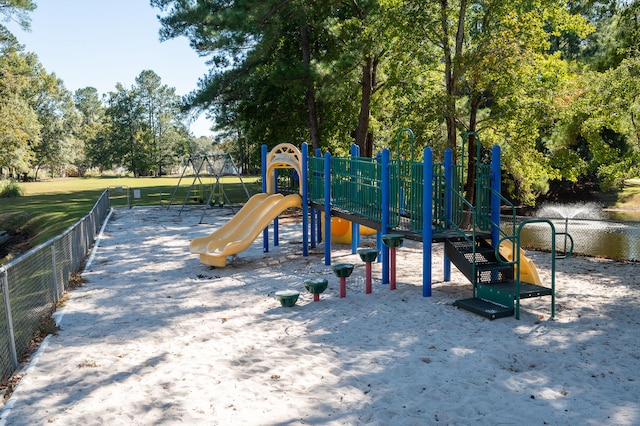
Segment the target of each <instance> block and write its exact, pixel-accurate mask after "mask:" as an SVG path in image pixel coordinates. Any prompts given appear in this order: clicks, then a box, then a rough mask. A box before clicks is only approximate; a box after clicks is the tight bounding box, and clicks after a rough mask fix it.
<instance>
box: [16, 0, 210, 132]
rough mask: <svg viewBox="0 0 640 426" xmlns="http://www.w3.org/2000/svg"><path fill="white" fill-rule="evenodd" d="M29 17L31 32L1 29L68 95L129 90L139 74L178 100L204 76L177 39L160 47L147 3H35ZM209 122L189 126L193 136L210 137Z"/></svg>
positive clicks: (202, 64) (201, 61) (199, 62)
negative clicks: (155, 79)
mask: <svg viewBox="0 0 640 426" xmlns="http://www.w3.org/2000/svg"><path fill="white" fill-rule="evenodd" d="M36 3H37V6H38V7H37V9H36V10H35V11H34V12H32V13H31V14H30V17H31V31H30V32H24V31H23V30H21V29H20V28H19V27H18V26H17V25H11V24H7V27H8V28H9V29H10V30H11V31H12V32H13V34H14V35H15V36H16V37H17V39H18V41H19V42H20V43H21V44H23V45H24V46H25V50H26V51H28V52H33V53H35V54H36V55H38V58H39V60H40V62H41V63H42V65H43V66H44V68H45V69H46V70H47V72H49V73H55V74H56V76H57V77H58V78H60V79H61V80H63V81H64V85H65V87H66V88H67V89H68V90H70V91H71V92H75V91H76V90H77V89H80V88H83V87H88V86H91V87H95V88H96V89H97V90H98V93H100V94H106V93H108V92H110V91H114V90H115V86H116V83H122V85H123V86H125V87H127V88H129V87H131V86H133V85H134V84H135V78H136V77H137V76H138V75H140V73H141V72H142V71H144V70H152V71H154V72H155V73H156V74H158V75H159V76H160V78H161V79H162V84H164V85H167V86H169V87H174V88H175V89H176V93H177V94H178V95H180V96H182V95H185V94H187V93H189V92H191V91H192V90H194V89H196V88H197V83H198V79H200V78H202V77H203V76H204V75H205V74H207V72H208V69H209V67H208V66H207V65H206V58H202V57H199V56H198V54H197V53H196V52H195V51H194V50H193V49H192V48H191V47H190V46H189V42H188V40H187V39H186V38H184V37H180V38H177V39H172V40H168V41H164V42H162V43H161V42H160V40H159V39H160V37H159V34H158V31H159V29H160V23H159V22H158V18H157V15H158V14H160V10H159V9H155V8H153V7H151V6H150V5H149V0H36ZM211 124H212V123H211V121H210V120H207V119H206V118H205V117H204V114H203V115H201V116H200V118H199V119H198V120H197V121H196V122H195V123H193V124H192V125H191V131H192V133H193V134H194V135H195V136H210V135H212V131H211V130H209V128H210V127H211Z"/></svg>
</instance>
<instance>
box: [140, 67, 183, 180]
mask: <svg viewBox="0 0 640 426" xmlns="http://www.w3.org/2000/svg"><path fill="white" fill-rule="evenodd" d="M136 84H137V86H136V88H135V93H136V97H137V99H136V102H137V103H138V104H140V106H141V107H142V117H141V119H142V120H143V121H144V122H145V126H144V130H145V132H144V138H145V140H146V141H147V143H148V145H149V148H148V149H149V156H150V158H149V162H150V165H151V166H152V167H153V168H154V169H155V171H156V173H157V174H158V175H160V174H162V168H163V167H166V166H168V165H170V164H172V163H173V162H174V160H175V153H174V152H175V147H176V144H177V143H179V139H180V137H181V136H180V135H179V129H180V128H184V127H185V126H184V124H183V123H182V120H183V119H184V115H183V114H182V112H181V110H180V97H179V96H178V95H176V93H175V89H174V88H170V87H168V86H166V85H163V84H162V81H161V79H160V76H158V75H157V74H156V73H155V72H153V71H151V70H145V71H142V72H141V73H140V75H139V76H138V77H137V78H136Z"/></svg>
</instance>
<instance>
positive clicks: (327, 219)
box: [324, 152, 331, 266]
mask: <svg viewBox="0 0 640 426" xmlns="http://www.w3.org/2000/svg"><path fill="white" fill-rule="evenodd" d="M324 236H325V238H324V264H325V265H327V266H328V265H331V154H329V153H328V152H325V153H324Z"/></svg>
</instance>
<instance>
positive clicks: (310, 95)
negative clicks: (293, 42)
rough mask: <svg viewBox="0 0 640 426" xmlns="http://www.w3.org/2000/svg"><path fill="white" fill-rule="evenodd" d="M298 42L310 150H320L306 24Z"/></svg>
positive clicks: (301, 26)
mask: <svg viewBox="0 0 640 426" xmlns="http://www.w3.org/2000/svg"><path fill="white" fill-rule="evenodd" d="M300 41H301V44H302V61H303V62H304V71H305V77H304V78H305V84H306V86H307V95H306V98H307V113H308V114H309V133H310V134H311V147H312V150H313V151H315V150H316V149H318V148H320V125H319V124H318V110H317V108H316V89H315V86H314V84H313V78H311V46H310V43H309V30H308V28H307V25H306V23H304V22H303V23H302V24H301V25H300Z"/></svg>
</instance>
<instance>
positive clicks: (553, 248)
mask: <svg viewBox="0 0 640 426" xmlns="http://www.w3.org/2000/svg"><path fill="white" fill-rule="evenodd" d="M532 223H546V224H548V225H549V226H550V227H551V318H553V317H554V316H555V302H556V235H557V234H556V227H555V226H554V225H553V222H551V221H550V220H549V219H529V220H525V221H523V222H521V223H520V225H519V226H518V230H517V233H516V235H517V239H516V242H517V247H516V248H517V250H516V253H515V256H514V257H515V258H517V263H518V265H520V256H521V255H520V248H521V247H520V234H521V232H522V228H524V227H525V226H527V225H530V224H532ZM515 311H516V312H515V314H516V319H517V320H519V319H520V268H518V270H517V272H516V307H515Z"/></svg>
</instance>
